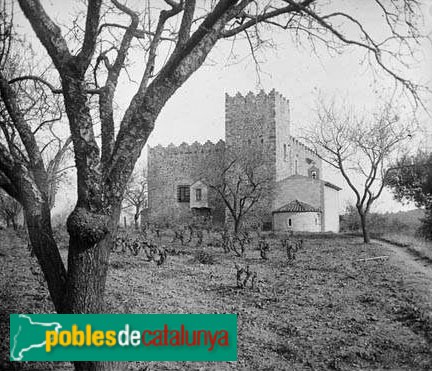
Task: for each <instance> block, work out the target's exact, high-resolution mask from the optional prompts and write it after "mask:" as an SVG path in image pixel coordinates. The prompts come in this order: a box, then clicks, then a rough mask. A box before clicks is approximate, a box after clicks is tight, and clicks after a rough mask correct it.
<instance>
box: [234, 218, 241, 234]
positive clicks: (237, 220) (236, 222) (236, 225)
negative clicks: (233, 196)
mask: <svg viewBox="0 0 432 371" xmlns="http://www.w3.org/2000/svg"><path fill="white" fill-rule="evenodd" d="M239 229H240V218H234V234H235V235H237V233H238V231H239Z"/></svg>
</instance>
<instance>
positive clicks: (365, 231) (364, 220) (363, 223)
mask: <svg viewBox="0 0 432 371" xmlns="http://www.w3.org/2000/svg"><path fill="white" fill-rule="evenodd" d="M359 214H360V222H361V227H362V233H363V241H364V243H370V235H369V229H368V225H367V214H366V213H363V212H362V213H359Z"/></svg>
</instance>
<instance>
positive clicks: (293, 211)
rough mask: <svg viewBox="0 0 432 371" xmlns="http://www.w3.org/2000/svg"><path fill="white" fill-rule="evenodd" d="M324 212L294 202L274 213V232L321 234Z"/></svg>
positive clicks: (305, 204) (299, 202)
mask: <svg viewBox="0 0 432 371" xmlns="http://www.w3.org/2000/svg"><path fill="white" fill-rule="evenodd" d="M321 218H322V210H321V209H320V208H316V207H313V206H311V205H309V204H307V203H305V202H301V201H299V200H293V201H291V202H289V203H287V204H286V205H284V206H281V207H280V208H278V209H277V210H274V211H273V229H274V231H276V232H277V231H303V232H321Z"/></svg>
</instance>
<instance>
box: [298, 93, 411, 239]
mask: <svg viewBox="0 0 432 371" xmlns="http://www.w3.org/2000/svg"><path fill="white" fill-rule="evenodd" d="M410 126H411V125H410V124H409V123H406V122H401V120H400V118H399V117H398V115H396V114H395V113H394V112H393V110H392V108H391V105H390V104H387V105H385V107H382V108H381V109H380V110H379V111H378V112H377V113H376V114H374V115H373V117H372V118H364V117H360V116H359V115H356V114H355V113H353V111H352V110H351V111H347V112H343V111H342V109H339V110H338V109H336V108H335V103H334V102H333V103H332V104H330V105H327V106H325V105H322V106H321V107H320V108H319V109H318V117H317V124H316V126H315V127H314V129H312V130H311V131H309V132H308V133H307V135H306V136H305V139H306V140H307V141H308V142H309V143H310V144H311V145H312V146H314V147H315V149H316V151H317V153H318V155H319V156H320V157H321V158H322V159H323V160H324V161H325V162H326V163H327V164H329V165H330V166H332V167H333V168H335V169H337V170H338V171H339V172H340V173H341V175H342V176H343V178H344V179H345V181H346V183H347V184H348V186H349V187H350V189H351V190H352V191H353V193H354V195H355V207H356V209H357V212H358V214H359V216H360V223H361V227H362V232H363V239H364V242H365V243H369V242H370V235H369V230H368V227H367V216H368V214H369V212H370V209H371V206H372V204H373V203H374V202H375V201H376V200H377V199H378V198H379V197H380V196H381V193H382V191H383V189H384V187H385V186H386V184H387V180H388V172H389V170H390V161H391V160H392V159H393V158H392V155H394V152H395V150H396V149H399V148H400V146H401V144H402V143H403V142H404V141H406V140H407V139H408V138H410V137H411V131H410Z"/></svg>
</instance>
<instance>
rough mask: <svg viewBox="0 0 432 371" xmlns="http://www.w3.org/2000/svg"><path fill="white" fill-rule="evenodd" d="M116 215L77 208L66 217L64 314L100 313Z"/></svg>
mask: <svg viewBox="0 0 432 371" xmlns="http://www.w3.org/2000/svg"><path fill="white" fill-rule="evenodd" d="M117 223H118V213H116V217H110V216H107V215H103V214H96V213H92V212H89V211H87V210H85V209H83V208H79V207H78V208H76V209H75V210H74V211H73V212H72V214H71V215H70V216H69V218H68V221H67V228H68V232H69V255H68V275H67V287H66V307H65V310H66V312H67V313H101V312H103V311H104V305H103V296H104V291H105V282H106V275H107V271H108V264H109V254H110V251H111V249H112V245H113V237H114V236H113V233H114V231H115V230H116V229H117V228H116V227H117Z"/></svg>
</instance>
